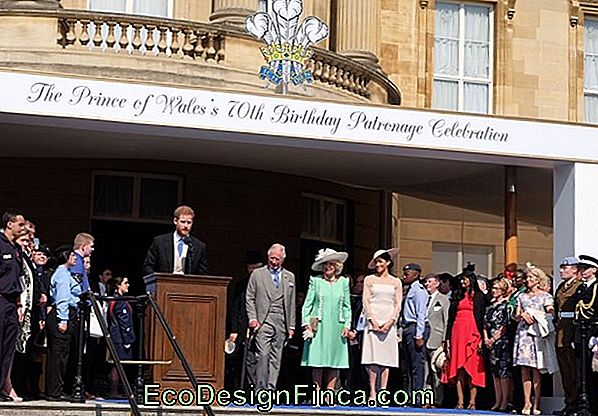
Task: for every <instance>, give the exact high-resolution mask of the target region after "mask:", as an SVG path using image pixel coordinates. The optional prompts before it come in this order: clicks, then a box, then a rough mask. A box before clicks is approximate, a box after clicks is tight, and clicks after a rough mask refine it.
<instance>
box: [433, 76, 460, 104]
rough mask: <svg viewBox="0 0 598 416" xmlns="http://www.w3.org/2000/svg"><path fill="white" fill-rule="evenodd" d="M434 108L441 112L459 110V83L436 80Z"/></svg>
mask: <svg viewBox="0 0 598 416" xmlns="http://www.w3.org/2000/svg"><path fill="white" fill-rule="evenodd" d="M433 93H434V96H433V97H432V106H433V107H434V108H437V109H439V110H453V111H457V110H458V109H459V83H458V82H457V81H441V80H434V91H433Z"/></svg>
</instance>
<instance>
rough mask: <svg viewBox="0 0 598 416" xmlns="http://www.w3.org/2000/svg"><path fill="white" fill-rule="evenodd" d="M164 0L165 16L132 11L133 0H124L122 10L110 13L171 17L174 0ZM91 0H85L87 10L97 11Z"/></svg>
mask: <svg viewBox="0 0 598 416" xmlns="http://www.w3.org/2000/svg"><path fill="white" fill-rule="evenodd" d="M166 1H167V2H168V6H167V9H168V11H167V15H166V16H158V15H147V14H138V13H134V12H133V5H134V3H135V0H125V10H124V11H122V12H112V13H124V14H130V15H135V16H150V17H163V18H166V19H172V18H173V16H174V0H166ZM91 2H92V0H87V10H92V11H97V10H94V9H92V8H91Z"/></svg>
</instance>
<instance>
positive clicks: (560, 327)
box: [554, 278, 581, 410]
mask: <svg viewBox="0 0 598 416" xmlns="http://www.w3.org/2000/svg"><path fill="white" fill-rule="evenodd" d="M580 284H581V281H580V280H579V279H577V278H573V279H570V280H567V281H564V282H562V283H561V284H560V285H559V287H558V288H557V290H556V292H555V294H554V307H555V312H556V316H557V321H556V345H555V347H556V357H557V360H558V362H559V368H560V371H561V377H562V381H563V389H564V390H565V407H566V409H567V410H572V409H575V408H576V406H577V397H578V396H579V371H578V370H577V361H576V358H575V349H574V348H573V345H572V343H573V339H574V336H575V327H574V326H573V318H574V316H575V305H576V304H577V302H576V298H575V293H576V292H577V288H578V287H579V285H580Z"/></svg>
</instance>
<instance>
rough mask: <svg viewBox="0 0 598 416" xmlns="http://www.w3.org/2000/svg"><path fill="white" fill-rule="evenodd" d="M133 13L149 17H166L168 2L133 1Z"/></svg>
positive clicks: (166, 0)
mask: <svg viewBox="0 0 598 416" xmlns="http://www.w3.org/2000/svg"><path fill="white" fill-rule="evenodd" d="M133 13H135V14H146V15H149V16H162V17H167V16H168V0H151V1H149V0H135V1H134V3H133Z"/></svg>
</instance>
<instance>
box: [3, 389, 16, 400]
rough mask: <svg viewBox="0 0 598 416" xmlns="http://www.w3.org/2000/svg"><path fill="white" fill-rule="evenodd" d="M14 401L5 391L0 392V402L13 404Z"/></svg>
mask: <svg viewBox="0 0 598 416" xmlns="http://www.w3.org/2000/svg"><path fill="white" fill-rule="evenodd" d="M12 401H14V400H13V398H12V397H10V396H9V395H8V394H6V393H5V392H3V391H0V402H12Z"/></svg>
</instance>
